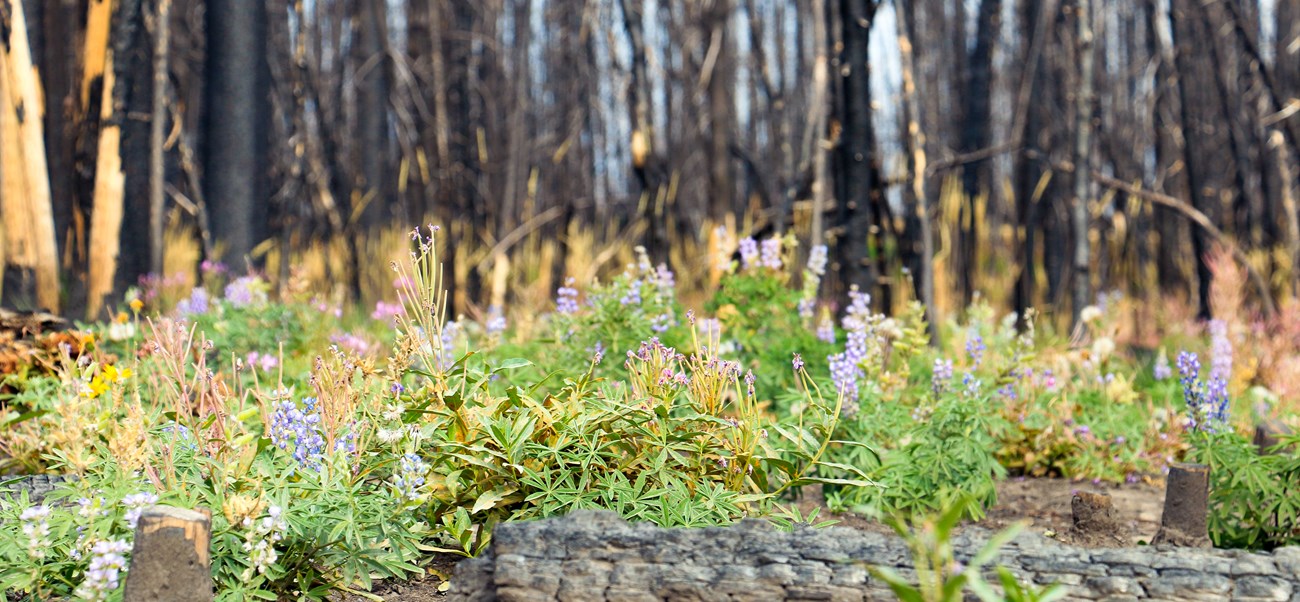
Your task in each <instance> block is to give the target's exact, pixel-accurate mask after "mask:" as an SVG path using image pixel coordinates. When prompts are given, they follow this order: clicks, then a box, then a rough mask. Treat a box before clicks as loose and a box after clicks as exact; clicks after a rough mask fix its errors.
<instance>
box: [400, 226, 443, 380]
mask: <svg viewBox="0 0 1300 602" xmlns="http://www.w3.org/2000/svg"><path fill="white" fill-rule="evenodd" d="M438 230H439V227H438V226H434V225H429V226H428V235H427V236H426V235H425V233H424V232H423V231H422V230H420V229H419V228H416V229H414V230H412V231H411V232H410V237H411V241H412V242H413V243H414V244H415V247H416V249H415V250H412V251H411V255H410V262H409V264H408V263H405V262H403V263H398V262H393V263H392V264H391V267H392V269H393V271H394V272H396V273H397V283H398V285H399V286H400V287H401V288H400V290H399V291H398V292H399V297H400V298H401V300H402V304H403V305H404V306H405V308H406V311H404V312H403V313H401V314H399V315H398V316H397V319H396V321H397V328H398V339H399V344H402V341H403V340H405V341H406V342H407V343H408V344H409V346H410V349H411V351H412V355H413V356H414V358H413V359H414V360H416V361H418V362H419V363H420V369H421V370H422V371H423V372H424V373H425V374H427V375H429V376H430V377H432V378H433V379H434V380H435V381H442V380H443V379H444V378H445V375H446V370H447V369H446V366H447V365H448V363H449V360H451V356H452V353H453V350H452V349H449V348H448V347H447V346H446V345H444V343H443V325H444V323H445V321H446V311H447V291H446V289H444V288H443V286H442V262H441V261H439V260H438V249H437V244H436V240H435V236H436V235H437V233H438Z"/></svg>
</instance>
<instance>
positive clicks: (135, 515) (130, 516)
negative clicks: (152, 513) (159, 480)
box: [122, 491, 158, 530]
mask: <svg viewBox="0 0 1300 602" xmlns="http://www.w3.org/2000/svg"><path fill="white" fill-rule="evenodd" d="M157 503H158V495H157V494H153V493H149V492H147V491H142V492H140V493H133V494H131V495H128V496H126V497H124V498H122V505H123V506H126V516H125V518H126V524H128V525H130V526H131V529H132V530H134V529H135V526H136V523H138V522H140V515H141V514H143V513H144V509H145V508H148V507H149V506H152V505H154V504H157Z"/></svg>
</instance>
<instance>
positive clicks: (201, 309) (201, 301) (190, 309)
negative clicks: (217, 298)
mask: <svg viewBox="0 0 1300 602" xmlns="http://www.w3.org/2000/svg"><path fill="white" fill-rule="evenodd" d="M176 313H178V314H180V316H181V317H182V318H184V317H187V316H195V315H199V314H205V313H208V289H205V288H203V287H201V286H196V287H194V290H191V291H190V296H189V298H188V299H181V300H180V301H179V302H177V303H176Z"/></svg>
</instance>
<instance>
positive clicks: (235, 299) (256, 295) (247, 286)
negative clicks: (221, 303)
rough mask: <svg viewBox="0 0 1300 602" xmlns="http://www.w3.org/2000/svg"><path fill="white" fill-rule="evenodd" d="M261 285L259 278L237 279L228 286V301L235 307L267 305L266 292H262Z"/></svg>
mask: <svg viewBox="0 0 1300 602" xmlns="http://www.w3.org/2000/svg"><path fill="white" fill-rule="evenodd" d="M261 283H262V281H261V279H260V278H258V277H257V276H244V277H242V278H236V279H235V280H234V282H231V283H230V284H227V285H226V301H227V302H228V303H230V305H232V306H234V307H252V306H254V305H261V304H263V303H266V291H263V290H262V286H261Z"/></svg>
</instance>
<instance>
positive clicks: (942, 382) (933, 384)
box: [930, 358, 952, 396]
mask: <svg viewBox="0 0 1300 602" xmlns="http://www.w3.org/2000/svg"><path fill="white" fill-rule="evenodd" d="M950 382H952V360H948V359H942V358H937V359H935V360H934V373H933V374H931V375H930V390H931V391H933V392H934V394H935V395H936V396H937V395H939V394H941V393H943V392H944V391H947V390H948V383H950Z"/></svg>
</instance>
